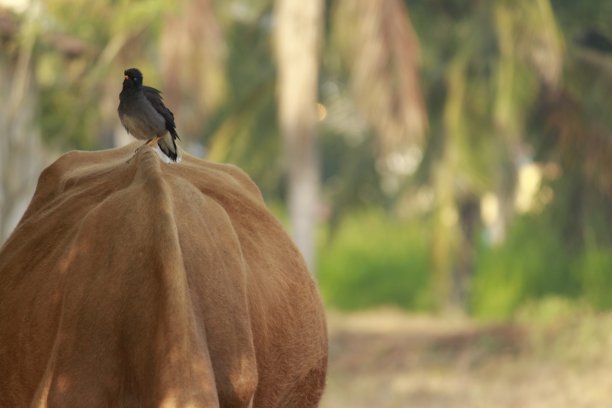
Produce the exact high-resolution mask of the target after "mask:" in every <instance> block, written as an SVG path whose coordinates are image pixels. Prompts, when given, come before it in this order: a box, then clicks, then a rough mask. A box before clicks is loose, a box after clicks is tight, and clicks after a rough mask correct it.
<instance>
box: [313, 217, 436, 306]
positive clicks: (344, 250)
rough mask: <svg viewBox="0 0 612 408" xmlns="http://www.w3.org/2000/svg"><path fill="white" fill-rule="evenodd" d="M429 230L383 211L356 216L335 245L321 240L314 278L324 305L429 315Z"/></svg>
mask: <svg viewBox="0 0 612 408" xmlns="http://www.w3.org/2000/svg"><path fill="white" fill-rule="evenodd" d="M427 238H428V237H427V226H426V225H425V223H424V222H421V223H419V224H417V223H413V222H398V220H397V219H395V218H393V217H390V216H388V215H385V214H384V213H383V212H381V211H367V212H359V213H355V214H354V215H353V216H352V217H350V218H347V219H346V220H345V221H344V222H343V223H342V225H341V227H340V228H339V231H338V232H337V235H336V236H335V237H334V239H333V240H331V241H330V240H329V239H328V238H326V237H325V234H323V238H322V240H321V248H320V256H319V264H318V273H319V275H318V277H319V283H320V285H321V291H322V293H323V297H324V299H325V301H326V302H327V304H328V305H330V306H333V307H337V308H340V309H345V310H352V309H362V308H368V307H373V306H377V305H381V304H389V305H396V306H400V307H403V308H407V309H417V310H423V309H429V308H431V306H432V305H431V301H432V299H431V298H430V296H429V288H428V285H429V270H430V268H431V265H430V260H429V256H428V253H427Z"/></svg>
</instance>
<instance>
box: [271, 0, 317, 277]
mask: <svg viewBox="0 0 612 408" xmlns="http://www.w3.org/2000/svg"><path fill="white" fill-rule="evenodd" d="M276 24H277V26H276V33H275V41H276V55H277V60H278V114H279V122H280V129H281V132H282V134H283V142H284V146H285V160H286V166H287V169H288V204H289V215H290V218H291V224H292V228H293V237H294V239H295V241H296V243H297V245H298V247H299V248H300V249H301V251H302V254H303V255H304V258H305V259H306V263H307V264H308V266H309V268H310V270H311V271H314V259H315V249H314V248H315V247H314V243H315V226H316V224H317V206H318V199H319V182H320V181H319V158H318V151H317V146H316V127H317V110H316V106H317V105H316V104H317V101H318V78H319V49H320V45H321V30H322V25H323V1H322V0H311V1H306V2H304V1H301V0H277V2H276Z"/></svg>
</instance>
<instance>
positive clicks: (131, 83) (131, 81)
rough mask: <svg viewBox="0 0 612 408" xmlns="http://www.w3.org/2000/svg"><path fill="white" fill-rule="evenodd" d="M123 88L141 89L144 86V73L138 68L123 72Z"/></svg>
mask: <svg viewBox="0 0 612 408" xmlns="http://www.w3.org/2000/svg"><path fill="white" fill-rule="evenodd" d="M123 75H124V77H123V78H124V79H123V87H124V88H126V87H128V88H140V87H141V86H142V72H140V71H139V70H138V68H130V69H126V70H125V71H123Z"/></svg>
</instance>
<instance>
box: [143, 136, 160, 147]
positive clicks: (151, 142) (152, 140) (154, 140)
mask: <svg viewBox="0 0 612 408" xmlns="http://www.w3.org/2000/svg"><path fill="white" fill-rule="evenodd" d="M159 139H161V137H159V136H155V137H152V138H150V139H149V140H147V141H146V142H145V144H144V145H143V146H145V145H147V146H155V144H156V143H157V142H158V141H159Z"/></svg>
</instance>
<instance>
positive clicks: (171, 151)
mask: <svg viewBox="0 0 612 408" xmlns="http://www.w3.org/2000/svg"><path fill="white" fill-rule="evenodd" d="M175 138H178V135H177V134H176V133H173V134H170V133H166V134H165V135H164V137H162V138H161V139H159V141H158V142H157V145H158V146H159V148H160V149H161V151H162V152H164V154H165V155H166V156H168V157H169V158H170V160H172V161H174V162H175V161H176V160H177V158H178V149H177V148H176V142H175V140H174V139H175Z"/></svg>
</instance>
